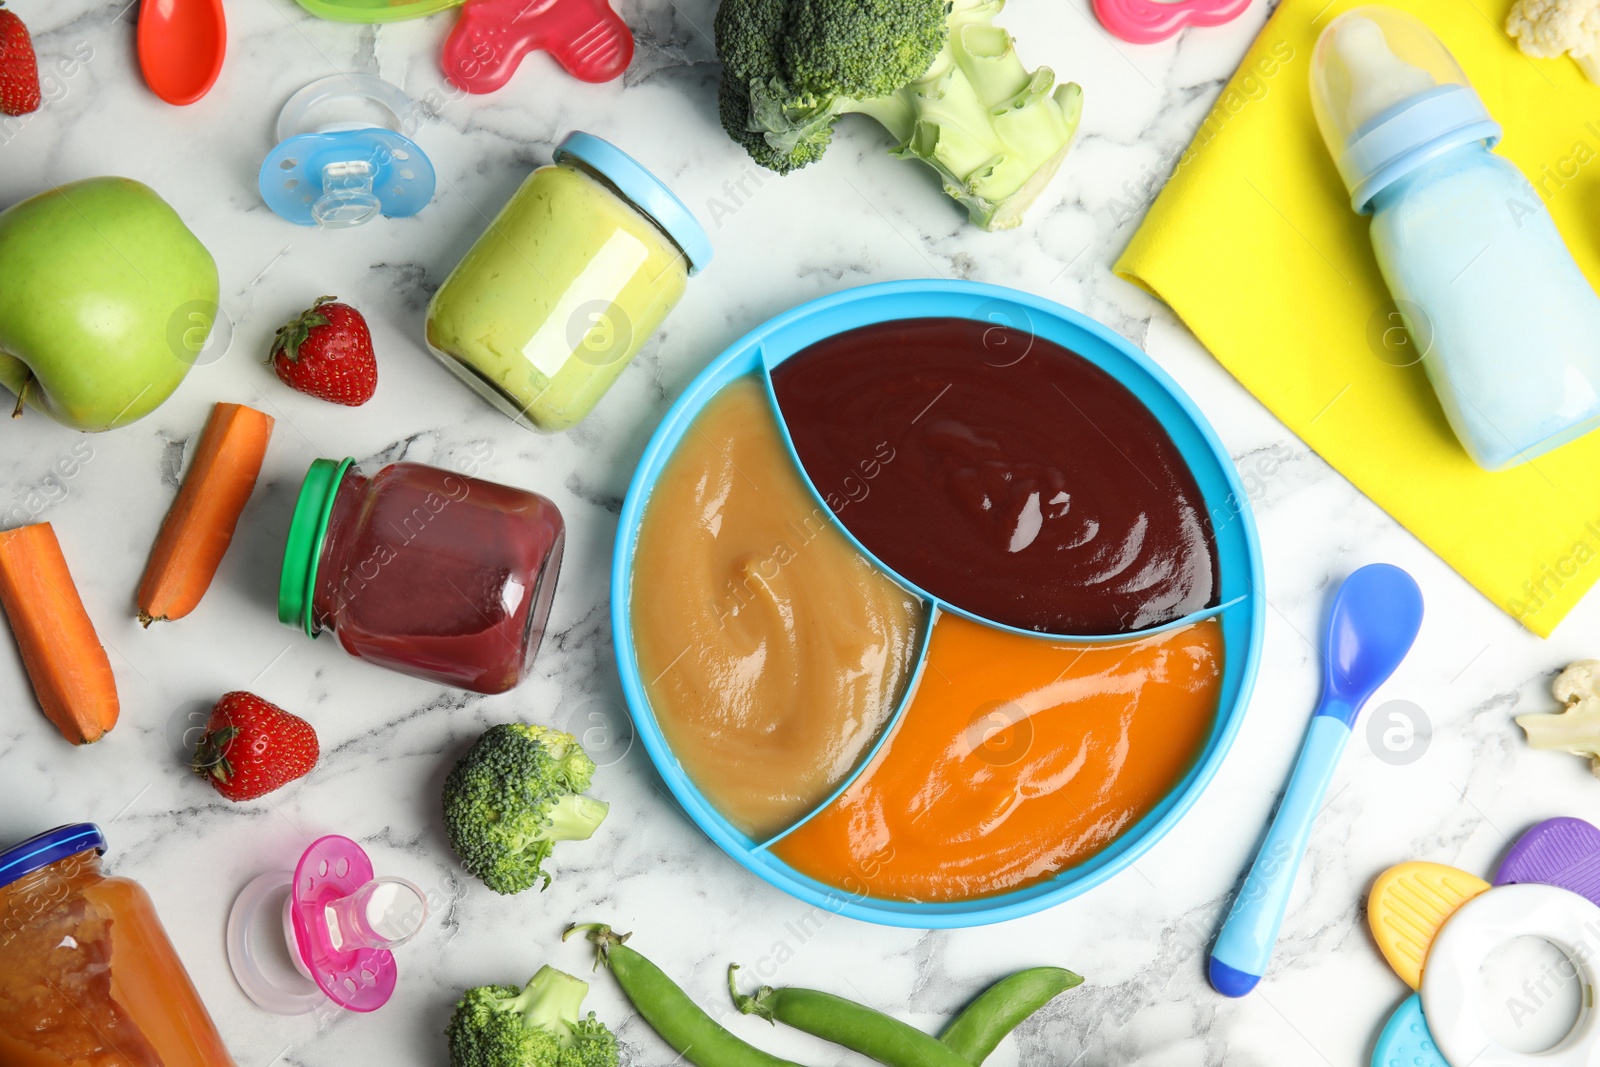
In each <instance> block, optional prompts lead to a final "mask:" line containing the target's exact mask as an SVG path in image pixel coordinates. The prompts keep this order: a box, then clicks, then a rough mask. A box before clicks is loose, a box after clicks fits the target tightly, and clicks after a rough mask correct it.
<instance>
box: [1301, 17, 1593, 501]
mask: <svg viewBox="0 0 1600 1067" xmlns="http://www.w3.org/2000/svg"><path fill="white" fill-rule="evenodd" d="M1311 100H1312V106H1313V109H1314V110H1315V112H1316V116H1317V125H1318V126H1319V127H1321V130H1322V136H1323V139H1324V140H1325V141H1326V142H1327V144H1328V151H1329V152H1331V153H1332V154H1333V158H1334V160H1335V161H1336V162H1337V163H1338V166H1339V173H1340V175H1341V176H1342V177H1343V178H1344V182H1345V185H1346V186H1347V187H1348V188H1349V189H1350V202H1351V205H1352V206H1353V207H1354V208H1355V210H1356V211H1358V212H1360V213H1362V214H1370V215H1371V216H1372V230H1371V233H1372V247H1373V251H1374V252H1375V253H1376V254H1377V260H1378V266H1379V268H1380V269H1381V270H1382V271H1383V277H1384V280H1385V281H1387V282H1388V285H1389V292H1390V294H1391V295H1392V296H1393V297H1394V300H1395V304H1396V305H1397V307H1398V309H1399V312H1400V314H1401V316H1402V318H1403V321H1404V322H1405V325H1406V328H1407V330H1408V332H1409V333H1410V336H1411V341H1412V343H1413V344H1414V345H1415V346H1416V351H1417V352H1418V353H1419V355H1420V356H1421V359H1422V363H1423V367H1424V368H1425V369H1426V371H1427V374H1428V378H1429V380H1430V381H1431V382H1432V383H1433V388H1434V391H1435V392H1436V393H1438V396H1439V402H1440V404H1441V405H1442V406H1443V408H1444V412H1445V415H1446V417H1447V418H1448V419H1449V420H1450V426H1451V428H1452V429H1454V430H1455V433H1456V436H1457V437H1458V438H1460V439H1461V443H1462V445H1464V446H1465V447H1466V450H1467V452H1468V454H1470V455H1471V456H1472V458H1473V460H1475V461H1476V462H1477V464H1478V465H1479V466H1481V467H1483V468H1484V469H1486V470H1491V471H1494V470H1501V469H1504V468H1506V467H1510V466H1514V465H1516V464H1518V463H1523V462H1526V461H1527V460H1530V459H1533V458H1534V457H1536V456H1539V455H1541V454H1542V453H1545V452H1548V451H1549V450H1551V449H1553V448H1557V447H1559V446H1560V445H1564V444H1566V443H1567V442H1569V441H1572V440H1574V439H1576V438H1578V437H1580V436H1582V435H1583V434H1586V433H1588V432H1589V431H1590V430H1592V429H1594V428H1595V426H1596V425H1597V423H1600V298H1597V297H1596V296H1595V293H1594V290H1593V289H1592V288H1591V287H1590V285H1589V282H1588V280H1587V279H1585V278H1584V276H1583V272H1582V271H1580V270H1579V269H1578V265H1577V264H1576V263H1575V262H1574V261H1573V259H1572V254H1571V253H1570V252H1569V251H1568V250H1567V246H1566V244H1565V243H1564V242H1563V241H1562V239H1561V234H1560V233H1559V232H1557V230H1556V227H1555V223H1554V222H1553V221H1552V220H1551V218H1550V213H1549V212H1548V211H1546V210H1545V206H1544V202H1543V201H1542V200H1541V199H1540V197H1539V194H1538V193H1537V192H1535V191H1534V188H1533V186H1532V185H1530V184H1529V183H1528V180H1527V179H1526V178H1524V177H1523V176H1522V173H1521V172H1520V171H1519V170H1517V168H1516V167H1515V166H1514V165H1513V164H1512V163H1510V162H1509V161H1507V160H1505V159H1502V158H1501V157H1500V156H1497V155H1495V154H1494V153H1493V152H1491V151H1490V149H1491V148H1493V147H1494V145H1495V144H1497V143H1498V142H1499V140H1500V126H1499V125H1498V124H1497V123H1496V122H1495V121H1494V120H1493V119H1492V118H1491V117H1490V116H1489V113H1488V111H1487V110H1486V109H1485V108H1484V106H1483V101H1482V100H1480V99H1479V98H1478V94H1477V93H1476V92H1474V91H1473V89H1472V86H1471V85H1470V84H1468V82H1467V79H1466V76H1465V75H1464V74H1463V73H1462V72H1461V68H1460V67H1459V66H1457V65H1456V62H1455V60H1454V58H1452V57H1451V55H1450V53H1449V51H1448V50H1447V49H1446V48H1445V47H1444V45H1443V43H1441V42H1440V41H1439V39H1438V38H1437V37H1435V36H1434V35H1433V33H1432V32H1431V31H1430V30H1429V29H1428V28H1427V27H1426V26H1424V25H1423V24H1422V23H1421V22H1419V21H1417V20H1416V19H1414V18H1412V17H1411V16H1410V15H1407V14H1404V13H1403V12H1400V11H1397V10H1395V9H1393V8H1388V7H1359V8H1355V9H1353V10H1351V11H1348V12H1346V13H1344V14H1343V15H1340V16H1339V17H1338V18H1336V19H1334V20H1333V21H1332V22H1331V23H1329V25H1328V28H1327V29H1325V30H1324V31H1323V32H1322V36H1321V38H1320V39H1319V40H1318V41H1317V47H1316V52H1315V54H1314V55H1313V57H1312V63H1311Z"/></svg>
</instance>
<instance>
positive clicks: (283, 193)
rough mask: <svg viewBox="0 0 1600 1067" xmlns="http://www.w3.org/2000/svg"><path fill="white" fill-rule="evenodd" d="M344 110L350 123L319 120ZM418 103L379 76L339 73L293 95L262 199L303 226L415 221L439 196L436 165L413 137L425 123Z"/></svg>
mask: <svg viewBox="0 0 1600 1067" xmlns="http://www.w3.org/2000/svg"><path fill="white" fill-rule="evenodd" d="M318 111H321V112H323V113H324V116H328V115H330V114H333V113H344V114H345V115H346V117H343V118H331V119H328V118H326V117H325V118H324V120H323V121H316V119H315V114H314V113H316V112H318ZM419 120H420V115H419V113H418V110H417V107H416V105H415V104H414V103H412V101H411V98H410V97H408V96H407V95H406V94H405V93H403V92H401V91H400V90H399V89H398V88H396V87H395V86H393V85H390V84H389V83H388V82H386V81H383V80H381V79H379V78H374V77H371V76H369V75H365V74H335V75H333V76H332V77H328V78H323V79H322V80H321V81H315V82H312V83H311V84H310V85H308V86H306V87H305V88H304V89H301V90H300V91H299V92H297V93H295V94H294V95H293V96H291V97H290V98H289V101H288V103H286V104H284V105H283V110H282V111H281V112H280V113H279V114H278V147H277V148H274V149H273V150H272V152H271V153H270V154H269V155H268V156H267V159H266V162H264V163H263V164H261V179H260V184H261V198H262V199H263V200H265V201H266V202H267V206H268V207H270V208H271V209H272V210H273V211H275V212H277V213H278V214H279V215H282V216H283V217H284V218H286V219H288V220H289V221H290V222H293V223H296V224H297V225H300V226H326V227H329V228H342V227H348V226H360V225H361V224H362V223H364V222H368V221H370V220H371V219H372V218H373V217H374V216H377V215H386V216H388V217H389V218H392V219H403V218H409V217H410V216H412V215H415V214H416V213H417V212H419V211H421V210H422V209H423V208H424V207H426V206H427V205H428V202H429V201H430V200H432V199H433V190H434V185H435V182H436V178H435V176H434V171H433V164H432V163H431V162H429V160H428V156H427V154H426V153H424V152H423V151H422V149H421V148H419V147H417V143H416V142H415V141H413V140H411V135H413V134H415V133H416V130H417V127H418V125H420V122H419Z"/></svg>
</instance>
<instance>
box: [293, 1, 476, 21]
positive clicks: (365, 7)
mask: <svg viewBox="0 0 1600 1067" xmlns="http://www.w3.org/2000/svg"><path fill="white" fill-rule="evenodd" d="M465 2H466V0H299V3H300V6H301V7H303V8H305V9H306V10H307V11H309V12H311V13H312V14H313V15H316V16H317V17H318V18H324V19H333V20H335V21H337V22H368V23H371V22H403V21H405V20H406V19H420V18H423V17H424V16H427V15H437V14H438V13H439V12H441V11H449V10H450V9H451V8H453V7H460V6H461V5H462V4H463V3H465Z"/></svg>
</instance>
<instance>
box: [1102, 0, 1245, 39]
mask: <svg viewBox="0 0 1600 1067" xmlns="http://www.w3.org/2000/svg"><path fill="white" fill-rule="evenodd" d="M1249 6H1250V0H1170V2H1168V0H1094V13H1095V15H1097V16H1098V17H1099V19H1100V22H1101V24H1102V25H1103V26H1105V28H1106V29H1108V30H1110V31H1111V32H1112V33H1114V34H1116V35H1117V36H1118V37H1121V38H1122V39H1123V40H1124V41H1129V42H1132V43H1133V44H1154V43H1156V42H1157V41H1164V40H1166V39H1167V38H1168V37H1171V36H1172V35H1173V34H1175V33H1177V32H1178V31H1179V30H1181V29H1183V28H1184V27H1185V26H1220V25H1222V24H1223V23H1224V22H1232V21H1233V20H1234V19H1236V18H1238V17H1239V16H1240V15H1242V14H1244V11H1245V8H1247V7H1249Z"/></svg>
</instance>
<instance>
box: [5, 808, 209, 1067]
mask: <svg viewBox="0 0 1600 1067" xmlns="http://www.w3.org/2000/svg"><path fill="white" fill-rule="evenodd" d="M105 850H106V842H105V838H104V837H103V836H102V835H101V833H100V828H99V827H98V826H95V825H94V824H93V823H75V824H73V825H70V826H60V827H57V828H56V829H54V830H49V831H46V832H45V833H42V834H39V835H37V836H35V837H30V838H29V839H28V840H26V841H23V842H22V843H20V844H17V845H13V846H12V847H11V848H9V849H6V850H5V851H3V852H0V1064H5V1067H81V1065H89V1064H108V1065H110V1064H115V1065H117V1067H233V1059H232V1057H230V1056H229V1055H228V1050H227V1049H226V1048H224V1047H223V1044H222V1038H221V1037H220V1036H219V1035H218V1034H217V1028H216V1026H215V1025H213V1024H212V1022H211V1016H210V1015H208V1014H206V1009H205V1005H204V1004H202V1003H201V1002H200V995H199V993H197V992H196V991H195V988H194V983H193V982H191V981H190V980H189V975H188V973H187V972H186V971H185V970H184V969H183V963H182V962H181V961H180V960H179V959H178V954H177V952H175V951H174V950H173V947H172V942H170V941H169V940H167V934H166V931H165V930H164V929H162V926H161V920H160V919H158V918H157V917H156V913H155V908H154V907H153V906H152V905H151V903H150V897H149V896H148V895H147V894H146V893H145V891H144V890H143V889H141V888H139V886H138V885H137V884H136V883H134V882H131V881H129V880H128V879H126V878H110V877H107V876H106V875H104V874H102V873H101V872H100V854H101V853H103V852H104V851H105Z"/></svg>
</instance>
